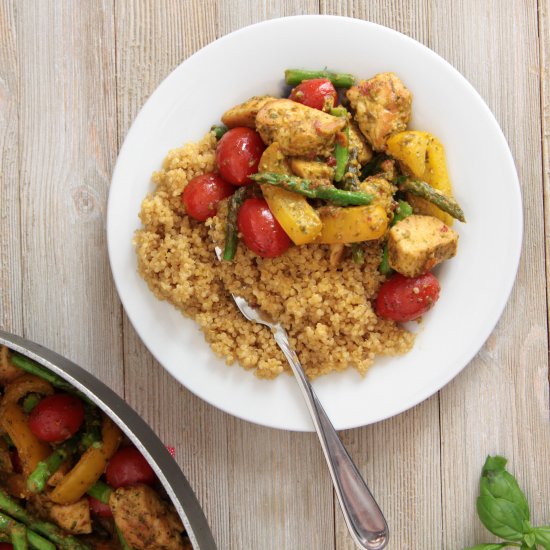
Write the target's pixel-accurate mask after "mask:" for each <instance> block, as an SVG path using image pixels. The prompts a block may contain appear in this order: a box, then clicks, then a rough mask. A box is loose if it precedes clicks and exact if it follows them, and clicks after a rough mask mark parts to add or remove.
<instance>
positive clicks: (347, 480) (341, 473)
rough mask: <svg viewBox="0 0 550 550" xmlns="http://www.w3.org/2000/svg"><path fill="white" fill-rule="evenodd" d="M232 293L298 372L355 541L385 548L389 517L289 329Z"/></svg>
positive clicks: (367, 547) (377, 549) (372, 549)
mask: <svg viewBox="0 0 550 550" xmlns="http://www.w3.org/2000/svg"><path fill="white" fill-rule="evenodd" d="M215 250H216V255H217V257H218V260H221V253H222V251H221V249H220V248H219V247H217V246H216V247H215ZM232 296H233V299H234V300H235V303H236V304H237V307H238V308H239V310H240V311H241V313H242V314H243V315H244V316H245V317H246V318H247V319H248V320H249V321H253V322H255V323H260V324H262V325H265V326H267V327H269V328H270V329H271V331H272V332H273V336H274V338H275V341H276V342H277V344H278V345H279V347H280V348H281V350H282V352H283V353H284V354H285V357H286V358H287V360H288V363H289V365H290V366H291V368H292V372H294V376H295V377H296V380H297V382H298V385H299V386H300V390H301V391H302V394H303V396H304V398H305V400H306V404H307V407H308V409H309V413H310V414H311V419H312V420H313V424H314V426H315V430H316V431H317V435H318V436H319V441H320V442H321V448H322V449H323V453H324V454H325V458H326V460H327V465H328V469H329V472H330V477H331V478H332V483H333V485H334V490H335V491H336V495H337V496H338V502H339V503H340V507H341V509H342V514H343V515H344V519H345V521H346V525H347V526H348V530H349V532H350V534H351V536H352V538H353V540H354V541H355V543H356V544H357V546H358V547H359V548H364V549H365V550H381V549H382V548H384V547H385V546H386V544H387V543H388V537H389V531H388V525H387V523H386V520H385V519H384V516H383V514H382V511H381V510H380V508H379V506H378V504H377V503H376V501H375V500H374V497H373V496H372V494H371V492H370V491H369V488H368V487H367V484H366V483H365V480H364V479H363V478H362V477H361V474H360V473H359V470H358V469H357V466H355V464H354V462H353V460H352V459H351V457H350V455H349V453H348V451H347V450H346V448H345V447H344V445H343V444H342V442H341V441H340V438H339V437H338V434H337V433H336V430H335V429H334V426H333V425H332V422H331V421H330V419H329V418H328V416H327V413H326V412H325V410H324V409H323V406H322V405H321V403H320V402H319V399H318V398H317V395H316V394H315V392H314V391H313V388H312V387H311V384H310V383H309V380H308V379H307V377H306V375H305V373H304V369H303V368H302V365H301V364H300V361H299V360H298V356H297V355H296V353H295V352H294V350H293V349H292V348H291V347H290V343H289V341H288V334H287V333H286V330H285V329H284V328H283V327H282V326H281V325H280V324H279V323H275V322H273V320H271V319H269V317H268V316H267V315H266V314H265V313H264V312H262V311H261V310H260V309H259V308H256V307H253V306H251V305H250V304H249V303H248V302H247V301H246V300H245V299H244V298H242V297H241V296H235V295H234V294H232Z"/></svg>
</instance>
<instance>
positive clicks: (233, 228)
mask: <svg viewBox="0 0 550 550" xmlns="http://www.w3.org/2000/svg"><path fill="white" fill-rule="evenodd" d="M247 193H248V189H247V186H243V187H239V188H238V189H237V190H236V191H235V193H233V195H232V196H231V198H230V199H229V206H228V209H227V221H226V228H225V246H224V249H223V259H224V260H227V261H229V262H230V261H231V260H232V259H233V258H234V257H235V252H236V251H237V242H238V240H239V238H238V236H237V233H238V229H237V216H238V214H239V209H240V208H241V206H242V204H243V202H244V200H245V198H246V195H247Z"/></svg>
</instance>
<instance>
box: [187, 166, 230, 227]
mask: <svg viewBox="0 0 550 550" xmlns="http://www.w3.org/2000/svg"><path fill="white" fill-rule="evenodd" d="M233 191H235V187H233V185H231V184H230V183H227V182H226V181H224V180H223V179H222V178H220V176H218V174H214V173H211V174H203V175H202V176H197V177H196V178H193V179H192V180H191V181H190V182H189V183H188V184H187V186H186V187H185V189H184V190H183V194H182V197H181V198H182V200H183V204H184V205H185V209H186V210H187V213H188V214H189V215H190V216H191V217H192V218H195V219H196V220H199V221H200V222H203V221H204V220H206V219H207V218H211V217H212V216H214V215H215V214H216V211H217V209H218V203H219V202H220V201H221V200H223V199H225V198H226V197H229V196H230V195H232V194H233Z"/></svg>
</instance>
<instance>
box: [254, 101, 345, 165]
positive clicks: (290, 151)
mask: <svg viewBox="0 0 550 550" xmlns="http://www.w3.org/2000/svg"><path fill="white" fill-rule="evenodd" d="M345 125H346V121H345V119H344V118H343V117H335V116H332V115H329V114H327V113H323V111H319V110H318V109H312V108H311V107H307V106H306V105H302V104H301V103H296V102H295V101H291V100H290V99H277V100H276V101H272V102H270V103H268V104H267V105H264V107H262V108H261V109H260V112H259V113H258V115H257V116H256V130H257V131H258V132H259V134H260V136H261V137H262V139H263V140H264V142H265V143H267V144H270V143H273V142H274V141H277V142H278V143H279V145H280V147H281V151H282V152H283V153H284V154H285V155H289V156H294V157H302V156H303V157H314V156H316V155H320V156H326V157H328V156H329V155H330V154H331V153H332V152H333V151H334V140H335V136H336V134H337V133H338V132H340V131H341V130H342V129H343V128H344V126H345Z"/></svg>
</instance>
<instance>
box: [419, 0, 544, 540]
mask: <svg viewBox="0 0 550 550" xmlns="http://www.w3.org/2000/svg"><path fill="white" fill-rule="evenodd" d="M536 8H537V6H536V4H535V3H534V2H531V3H529V2H514V1H513V0H509V1H506V2H501V1H496V0H495V1H492V2H471V1H455V2H452V3H451V2H449V3H447V2H445V3H441V4H436V5H434V6H432V9H431V11H430V17H431V19H430V27H431V29H432V32H431V39H430V41H431V46H432V48H433V49H434V50H435V51H437V52H438V53H440V54H441V55H442V56H443V57H445V58H446V59H447V60H448V61H450V62H451V63H452V64H453V65H454V66H455V67H457V68H458V69H459V70H460V71H461V72H462V73H463V74H464V75H465V76H466V78H468V79H469V80H470V82H471V83H472V84H473V85H474V86H475V87H476V89H477V90H478V91H479V92H480V94H481V95H482V96H483V98H484V99H485V100H486V102H487V103H488V105H489V107H490V108H491V109H492V111H493V112H494V114H495V116H496V118H497V120H498V121H499V123H500V124H501V126H502V129H503V131H504V133H505V135H506V137H507V139H508V142H509V144H510V148H511V151H512V154H513V156H514V159H515V161H516V166H517V169H518V174H519V179H520V182H521V187H522V192H523V201H524V212H525V214H526V216H525V235H524V247H523V256H522V260H521V265H520V268H519V272H518V278H517V281H516V285H515V288H514V291H513V294H512V296H511V299H510V301H509V303H508V306H507V308H506V311H505V313H504V315H503V317H502V319H501V321H500V322H499V324H498V326H497V328H496V330H495V331H494V332H493V334H492V335H491V337H490V339H489V341H488V342H487V343H486V345H485V346H484V347H483V349H482V351H481V352H480V353H479V354H478V356H477V357H476V358H475V359H474V361H472V363H471V364H470V366H469V367H468V368H467V369H466V370H465V371H464V372H463V373H462V374H461V375H460V376H459V377H458V378H457V379H456V380H455V381H454V382H452V383H451V384H449V385H448V386H447V387H446V388H444V389H443V390H442V391H441V394H440V399H441V452H442V487H443V495H442V502H443V503H444V504H445V505H444V515H443V537H444V538H443V542H444V544H443V547H444V548H449V549H451V548H461V547H463V546H469V545H473V544H474V543H480V542H483V541H485V540H491V537H490V536H488V533H487V531H486V530H485V529H484V528H483V527H482V526H481V525H480V523H479V521H478V520H477V515H476V512H475V497H476V496H477V491H478V489H477V484H478V480H479V473H480V470H481V466H482V464H483V462H484V460H485V457H486V456H487V455H488V454H495V453H499V454H502V455H504V456H506V457H508V459H509V460H510V468H511V469H512V471H514V472H515V473H516V474H517V476H518V479H519V481H520V483H521V484H522V485H523V487H524V488H525V490H526V493H527V496H528V498H529V501H530V503H531V506H532V510H533V519H534V521H539V522H542V521H546V522H547V521H548V518H549V517H550V501H549V500H548V490H547V489H546V490H545V489H542V490H541V488H544V487H545V488H548V487H549V486H550V485H549V484H550V471H549V470H548V464H549V463H550V433H549V430H548V418H549V411H548V356H547V349H548V342H547V318H546V308H545V304H544V301H543V300H541V299H540V297H541V296H542V295H544V293H545V283H546V281H545V272H544V261H545V258H544V218H543V203H542V178H541V161H542V159H541V140H540V137H541V126H540V66H539V51H538V48H539V44H538V36H537V9H536ZM503 14H506V16H504V15H503ZM539 36H540V35H539ZM495 200H498V197H495ZM480 276H482V275H480Z"/></svg>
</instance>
